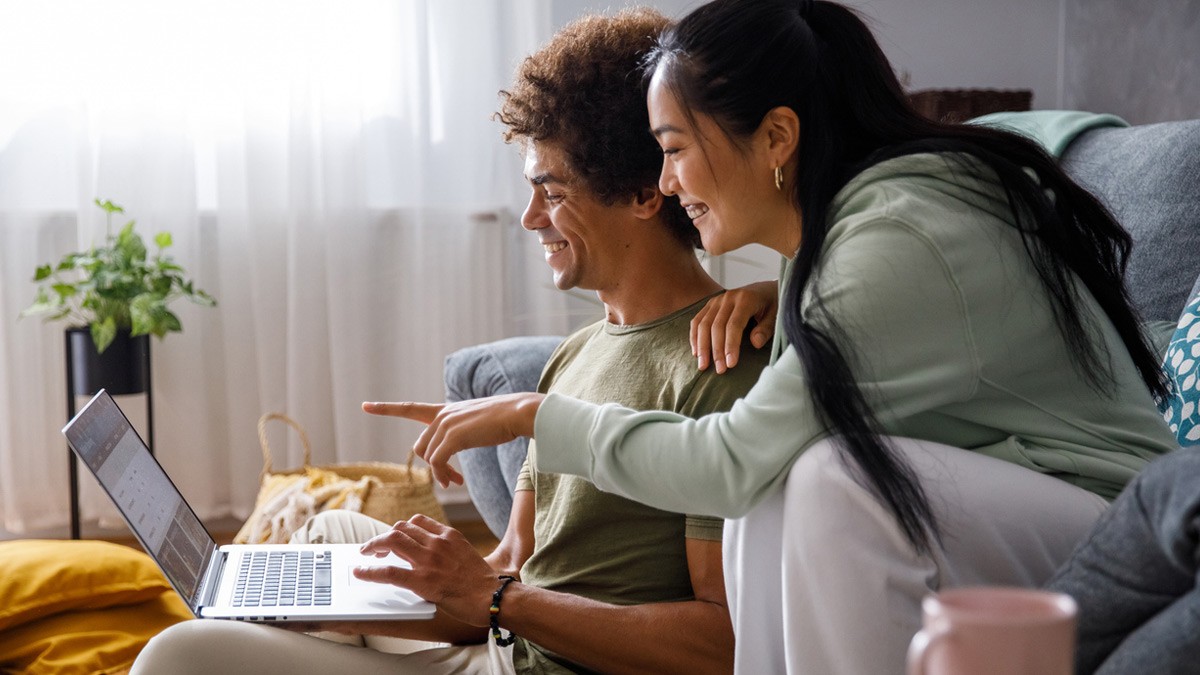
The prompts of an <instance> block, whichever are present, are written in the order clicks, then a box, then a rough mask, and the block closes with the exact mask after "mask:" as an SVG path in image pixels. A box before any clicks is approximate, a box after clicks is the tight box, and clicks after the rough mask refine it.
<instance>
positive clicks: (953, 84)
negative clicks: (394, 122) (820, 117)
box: [551, 0, 1128, 108]
mask: <svg viewBox="0 0 1200 675" xmlns="http://www.w3.org/2000/svg"><path fill="white" fill-rule="evenodd" d="M633 1H634V2H636V0H633ZM1077 1H1078V2H1080V3H1083V2H1088V1H1089V0H1077ZM1122 1H1128V0H1111V2H1113V3H1119V2H1122ZM1062 2H1063V0H1012V1H1011V2H991V1H984V0H971V1H968V0H849V1H848V3H847V4H850V5H852V6H854V7H856V8H858V9H859V10H860V11H862V12H863V14H864V15H866V17H867V18H868V20H869V22H870V25H871V27H872V29H873V30H874V31H875V35H876V38H877V39H878V40H879V42H880V44H881V45H882V46H883V49H884V51H885V52H886V53H887V55H888V58H889V59H891V61H892V64H893V65H894V66H895V68H896V71H897V73H899V74H901V75H903V74H904V73H907V74H908V76H909V82H910V88H912V89H932V88H940V89H951V88H970V87H982V88H1000V89H1032V90H1033V105H1034V107H1035V108H1057V107H1059V106H1060V101H1059V48H1058V46H1059V42H1060V40H1059V33H1060V30H1059V28H1060V24H1061V21H1060V18H1061V17H1060V10H1061V3H1062ZM644 4H648V5H651V6H653V7H657V8H658V9H659V10H660V11H662V12H663V13H664V14H667V15H670V16H675V17H679V16H683V15H684V14H686V13H687V12H688V11H690V10H691V9H693V8H695V7H696V6H698V5H700V4H703V3H702V2H701V0H644ZM622 6H625V3H620V2H612V3H609V2H604V1H603V0H552V5H551V20H552V21H553V23H554V26H555V27H556V28H558V27H561V26H562V25H564V24H566V23H567V22H569V21H571V20H572V19H574V18H576V17H578V16H579V15H580V14H583V13H585V12H587V11H595V10H597V9H600V10H604V9H606V8H608V7H622Z"/></svg>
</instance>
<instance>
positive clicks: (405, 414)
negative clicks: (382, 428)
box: [362, 402, 445, 424]
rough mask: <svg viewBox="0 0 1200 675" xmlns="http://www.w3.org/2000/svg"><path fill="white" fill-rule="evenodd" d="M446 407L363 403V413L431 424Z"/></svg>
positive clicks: (443, 405)
mask: <svg viewBox="0 0 1200 675" xmlns="http://www.w3.org/2000/svg"><path fill="white" fill-rule="evenodd" d="M444 407H445V404H444V403H369V402H368V403H363V404H362V409H363V412H367V413H370V414H372V415H386V416H388V417H402V418H404V419H409V420H415V421H417V422H423V423H425V424H429V423H430V422H432V421H433V418H434V417H437V414H438V413H439V412H441V411H442V408H444Z"/></svg>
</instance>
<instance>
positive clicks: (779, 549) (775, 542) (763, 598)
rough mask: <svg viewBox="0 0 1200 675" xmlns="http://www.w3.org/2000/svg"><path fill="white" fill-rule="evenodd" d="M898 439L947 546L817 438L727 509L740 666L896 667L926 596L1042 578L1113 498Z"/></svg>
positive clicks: (900, 667)
mask: <svg viewBox="0 0 1200 675" xmlns="http://www.w3.org/2000/svg"><path fill="white" fill-rule="evenodd" d="M893 440H894V443H895V446H896V448H897V449H898V450H899V451H900V452H901V454H902V455H903V456H904V457H905V458H907V460H908V461H909V462H910V463H911V464H912V466H913V468H914V469H915V470H916V473H917V475H918V476H919V477H920V480H921V484H922V486H923V487H924V488H925V491H926V493H927V495H928V497H929V500H930V503H931V506H932V507H933V511H934V513H935V515H936V517H937V518H938V519H939V521H940V523H941V527H942V537H943V545H944V546H943V548H941V549H940V550H938V551H936V552H935V553H934V554H932V555H918V554H917V553H916V552H915V550H914V549H913V548H912V546H911V545H909V543H908V540H907V539H906V538H905V537H904V534H903V533H902V531H901V530H900V528H899V527H898V526H897V524H896V520H895V518H893V517H892V515H891V513H890V512H889V511H887V509H886V508H885V507H883V506H882V505H881V504H880V503H879V501H878V500H877V499H876V498H875V497H874V496H873V495H872V493H871V492H869V491H868V490H866V489H864V488H863V487H862V486H861V485H860V484H859V483H858V481H856V480H855V478H854V476H853V474H852V473H851V472H850V471H848V470H847V469H846V465H845V464H844V463H843V461H842V459H841V458H840V456H839V455H838V451H837V450H836V448H835V447H834V445H833V444H832V443H831V442H828V441H826V442H822V443H819V444H817V445H814V446H813V447H812V448H810V449H809V450H807V451H806V452H805V453H804V455H802V456H801V457H800V459H799V460H797V462H796V464H795V465H794V466H793V468H792V471H791V473H790V474H789V476H788V481H787V484H786V487H785V488H784V489H783V490H781V491H779V492H776V493H775V494H773V495H771V496H769V497H767V498H766V499H764V500H763V501H762V502H761V503H760V504H759V505H758V506H756V507H755V509H754V510H753V511H752V512H751V513H750V514H749V515H747V516H745V517H744V518H740V519H738V520H730V521H726V525H725V537H724V553H725V555H724V560H725V577H726V591H727V593H728V596H729V608H730V614H731V616H732V617H733V622H734V633H735V636H736V640H737V651H736V657H735V658H736V672H737V673H738V674H739V675H758V674H760V673H787V674H788V675H815V674H818V673H819V674H820V675H867V674H869V675H900V674H901V673H903V672H904V669H905V666H904V664H905V653H906V651H907V649H908V643H909V641H910V640H911V639H912V636H913V634H914V633H915V632H916V631H917V630H918V629H920V626H921V605H920V603H921V600H922V598H923V597H924V596H925V595H927V594H929V593H931V592H934V591H937V590H939V589H942V588H952V587H956V586H967V585H1006V586H1025V587H1036V586H1040V585H1042V584H1043V583H1045V582H1046V581H1047V580H1048V579H1049V578H1050V575H1051V574H1052V573H1053V572H1054V570H1055V569H1056V568H1057V567H1058V566H1059V565H1061V564H1062V563H1063V562H1064V561H1065V560H1066V559H1067V558H1068V556H1069V555H1070V554H1071V551H1072V550H1073V549H1074V548H1075V546H1076V544H1078V543H1079V542H1080V541H1082V540H1083V537H1084V536H1085V535H1086V534H1087V532H1088V531H1089V529H1090V528H1091V525H1092V523H1093V522H1095V520H1096V518H1098V517H1099V515H1100V514H1101V513H1102V512H1103V511H1104V509H1105V508H1106V507H1107V502H1105V501H1104V500H1103V499H1102V498H1100V497H1098V496H1096V495H1094V494H1092V493H1090V492H1087V491H1085V490H1081V489H1079V488H1077V487H1074V486H1072V485H1068V484H1067V483H1064V482H1063V481H1060V480H1058V479H1055V478H1051V477H1049V476H1044V475H1041V474H1038V473H1035V472H1033V471H1030V470H1028V469H1024V468H1022V467H1019V466H1017V465H1015V464H1011V463H1008V462H1004V461H1001V460H997V459H992V458H990V457H985V456H983V455H979V454H977V453H973V452H968V451H965V450H961V449H959V448H951V447H947V446H944V445H938V444H936V443H928V442H923V441H914V440H909V439H893ZM780 533H782V536H781V534H780Z"/></svg>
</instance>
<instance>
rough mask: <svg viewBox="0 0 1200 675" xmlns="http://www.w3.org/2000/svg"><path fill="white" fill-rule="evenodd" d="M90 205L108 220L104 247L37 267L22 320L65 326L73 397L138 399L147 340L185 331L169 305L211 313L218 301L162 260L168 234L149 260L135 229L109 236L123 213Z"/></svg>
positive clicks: (159, 239) (104, 205)
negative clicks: (183, 301)
mask: <svg viewBox="0 0 1200 675" xmlns="http://www.w3.org/2000/svg"><path fill="white" fill-rule="evenodd" d="M95 201H96V205H97V206H99V207H100V208H101V209H103V210H104V211H105V214H106V215H105V217H106V219H107V233H106V238H105V245H104V246H99V247H97V246H93V247H92V248H90V249H89V250H87V251H81V252H76V253H68V254H66V255H65V256H63V258H62V259H61V260H60V261H59V262H58V264H57V265H50V264H46V265H42V266H40V267H38V268H37V272H36V273H35V275H34V278H33V280H34V281H35V282H38V284H39V285H38V289H37V295H36V297H35V298H34V301H33V304H32V305H30V306H29V307H28V308H26V309H25V310H24V311H23V312H21V316H22V317H26V316H39V315H40V316H44V317H45V319H46V320H47V321H67V322H69V324H70V327H68V329H67V335H68V337H67V339H68V344H69V353H68V358H69V359H71V362H69V363H68V368H69V369H70V370H72V371H73V372H74V375H75V377H74V381H73V383H72V389H73V390H74V393H76V394H80V395H84V394H90V393H94V392H95V391H97V390H99V388H100V387H106V388H108V389H109V390H110V393H138V392H141V391H144V390H145V386H144V384H141V383H144V382H147V381H148V377H147V376H148V373H147V372H143V370H142V369H143V368H145V367H148V363H149V357H148V354H149V342H148V339H149V338H148V336H150V335H157V336H158V337H160V338H161V337H163V336H165V335H166V334H167V333H171V332H179V331H182V330H183V326H182V325H181V324H180V321H179V317H178V316H176V315H175V314H174V313H173V312H172V311H171V310H170V309H168V305H169V304H170V303H171V302H173V301H174V300H177V299H179V298H188V299H189V300H191V301H192V302H195V303H197V304H200V305H204V306H208V307H211V306H213V305H215V304H216V300H214V299H213V298H212V296H210V295H209V294H207V293H205V292H204V291H202V290H200V289H198V288H196V287H195V286H194V285H193V283H192V282H191V281H189V280H187V279H185V278H184V270H183V268H181V267H179V266H178V265H176V264H175V263H174V261H173V260H172V259H171V257H170V256H168V255H166V254H165V253H163V250H164V249H166V248H167V247H168V246H170V245H171V235H170V234H169V233H167V232H163V233H160V234H158V235H157V236H155V237H154V243H155V244H156V245H157V247H158V251H157V252H156V254H155V255H153V256H150V255H149V254H148V251H147V250H146V245H145V243H144V242H143V241H142V237H141V236H140V235H139V234H138V233H137V232H135V231H134V224H135V222H136V221H133V220H131V221H129V222H128V223H127V224H126V225H125V226H124V227H122V228H121V230H120V231H119V232H118V233H117V234H116V235H114V234H113V233H112V221H113V215H114V214H117V213H124V212H125V211H124V209H122V208H121V207H120V206H117V205H115V204H113V203H112V202H110V201H103V202H102V201H100V200H99V199H97V200H95ZM143 364H145V365H143Z"/></svg>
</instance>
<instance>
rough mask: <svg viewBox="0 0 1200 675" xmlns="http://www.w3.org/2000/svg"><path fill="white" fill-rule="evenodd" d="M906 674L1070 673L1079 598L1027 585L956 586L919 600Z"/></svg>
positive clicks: (1066, 674)
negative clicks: (920, 619)
mask: <svg viewBox="0 0 1200 675" xmlns="http://www.w3.org/2000/svg"><path fill="white" fill-rule="evenodd" d="M921 610H922V615H923V616H924V628H922V629H921V631H920V632H918V633H917V634H916V635H915V636H914V637H913V639H912V643H911V645H910V646H909V650H908V675H963V674H966V673H969V674H970V675H1071V674H1072V673H1073V672H1074V669H1075V615H1076V611H1077V610H1076V607H1075V601H1074V600H1072V599H1071V597H1070V596H1067V595H1063V594H1062V593H1050V592H1046V591H1036V590H1030V589H1023V588H1000V587H978V588H957V589H953V590H948V591H943V592H941V593H937V594H935V595H930V596H928V597H926V598H925V600H924V601H923V602H922V603H921Z"/></svg>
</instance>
